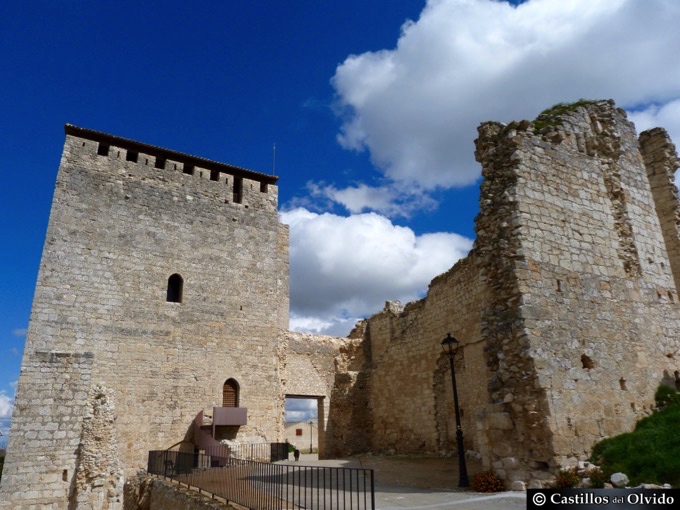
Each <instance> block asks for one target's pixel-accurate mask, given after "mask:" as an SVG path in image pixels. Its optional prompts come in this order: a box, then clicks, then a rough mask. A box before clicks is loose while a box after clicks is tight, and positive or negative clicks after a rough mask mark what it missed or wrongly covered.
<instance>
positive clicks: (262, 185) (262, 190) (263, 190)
mask: <svg viewBox="0 0 680 510" xmlns="http://www.w3.org/2000/svg"><path fill="white" fill-rule="evenodd" d="M260 193H267V183H266V182H261V183H260Z"/></svg>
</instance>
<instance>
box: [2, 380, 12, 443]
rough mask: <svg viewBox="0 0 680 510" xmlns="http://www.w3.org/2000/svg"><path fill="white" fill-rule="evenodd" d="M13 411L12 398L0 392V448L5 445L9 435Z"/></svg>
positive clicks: (4, 392) (3, 391)
mask: <svg viewBox="0 0 680 510" xmlns="http://www.w3.org/2000/svg"><path fill="white" fill-rule="evenodd" d="M13 411H14V397H10V396H9V395H7V392H6V391H5V390H0V433H2V437H0V446H3V447H4V445H5V444H6V438H7V435H8V434H9V424H10V421H11V419H12V412H13Z"/></svg>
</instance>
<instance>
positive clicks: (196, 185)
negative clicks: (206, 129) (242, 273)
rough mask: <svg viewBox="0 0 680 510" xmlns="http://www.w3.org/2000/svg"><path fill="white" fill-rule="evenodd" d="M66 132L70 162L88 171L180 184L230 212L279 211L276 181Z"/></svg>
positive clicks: (84, 132)
mask: <svg viewBox="0 0 680 510" xmlns="http://www.w3.org/2000/svg"><path fill="white" fill-rule="evenodd" d="M65 131H66V135H67V136H66V144H65V151H64V155H65V157H70V158H83V159H86V160H90V165H87V166H88V167H91V163H94V164H96V167H97V168H98V169H99V170H102V171H103V170H107V169H108V170H109V171H114V172H118V173H120V174H121V175H123V174H125V173H126V172H127V173H128V177H132V176H133V175H134V176H135V177H138V178H140V179H147V180H148V179H158V180H160V181H163V182H165V183H175V184H177V185H179V186H181V187H182V188H185V189H186V191H187V192H188V193H199V194H200V195H202V196H204V197H206V198H209V199H213V200H215V201H217V202H218V203H221V204H225V205H227V206H236V207H243V208H246V209H248V208H253V209H259V210H266V211H269V212H275V211H276V208H277V200H278V188H277V186H276V182H277V181H278V177H277V176H274V175H267V174H263V173H260V172H256V171H253V170H248V169H246V168H241V167H238V166H234V165H230V164H226V163H220V162H217V161H213V160H210V159H206V158H201V157H198V156H193V155H190V154H185V153H183V152H178V151H174V150H170V149H165V148H162V147H157V146H155V145H149V144H145V143H142V142H138V141H135V140H130V139H128V138H122V137H119V136H114V135H110V134H106V133H102V132H100V131H95V130H91V129H85V128H81V127H77V126H74V125H72V124H66V125H65ZM188 196H191V195H188ZM180 198H181V197H180ZM183 199H184V200H191V199H188V198H186V196H185V197H183Z"/></svg>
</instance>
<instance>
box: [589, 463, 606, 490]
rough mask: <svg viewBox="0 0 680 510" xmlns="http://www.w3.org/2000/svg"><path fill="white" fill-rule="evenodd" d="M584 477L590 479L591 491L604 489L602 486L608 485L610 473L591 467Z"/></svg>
mask: <svg viewBox="0 0 680 510" xmlns="http://www.w3.org/2000/svg"><path fill="white" fill-rule="evenodd" d="M586 476H587V477H588V478H590V487H591V488H593V489H604V484H605V483H609V478H610V477H611V473H609V472H608V471H604V470H603V469H602V468H599V467H593V468H590V469H589V470H588V472H587V473H586Z"/></svg>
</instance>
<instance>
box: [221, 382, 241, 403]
mask: <svg viewBox="0 0 680 510" xmlns="http://www.w3.org/2000/svg"><path fill="white" fill-rule="evenodd" d="M238 389H239V388H238V383H237V382H236V380H235V379H227V381H226V382H225V383H224V386H223V387H222V407H238Z"/></svg>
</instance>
